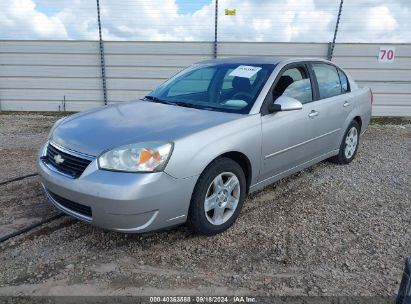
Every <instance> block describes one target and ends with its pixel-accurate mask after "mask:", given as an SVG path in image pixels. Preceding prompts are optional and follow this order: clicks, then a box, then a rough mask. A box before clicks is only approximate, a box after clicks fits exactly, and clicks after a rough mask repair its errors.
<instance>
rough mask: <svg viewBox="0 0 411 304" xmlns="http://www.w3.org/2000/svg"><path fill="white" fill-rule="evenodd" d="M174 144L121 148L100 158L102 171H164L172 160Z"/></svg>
mask: <svg viewBox="0 0 411 304" xmlns="http://www.w3.org/2000/svg"><path fill="white" fill-rule="evenodd" d="M172 149H173V144H172V143H167V142H142V143H137V144H131V145H126V146H121V147H118V148H115V149H113V150H110V151H107V152H105V153H103V154H102V155H100V156H99V158H98V165H99V167H100V169H105V170H113V171H126V172H158V171H162V170H163V169H164V167H165V166H166V164H167V161H168V159H169V158H170V155H171V151H172Z"/></svg>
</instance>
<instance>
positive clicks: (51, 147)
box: [38, 57, 372, 235]
mask: <svg viewBox="0 0 411 304" xmlns="http://www.w3.org/2000/svg"><path fill="white" fill-rule="evenodd" d="M371 103H372V93H371V91H370V90H369V89H368V88H360V87H358V85H357V84H356V83H355V81H354V80H353V79H352V78H351V77H350V76H349V75H348V74H347V73H346V72H344V71H343V69H341V68H339V67H338V66H336V65H335V64H333V63H331V62H329V61H326V60H319V59H295V58H293V59H284V58H269V57H242V58H228V59H218V60H208V61H203V62H200V63H197V64H194V65H192V66H190V67H188V68H187V69H185V70H183V71H182V72H180V73H178V74H177V75H175V76H174V77H172V78H171V79H169V80H168V81H166V82H165V83H164V84H162V85H160V86H159V87H158V88H156V89H155V90H154V91H152V92H151V93H150V94H149V95H147V96H146V97H145V98H143V99H142V100H138V101H133V102H127V103H121V104H116V105H110V106H105V107H101V108H97V109H92V110H90V111H86V112H82V113H78V114H75V115H72V116H69V117H65V118H63V119H61V120H59V121H57V122H56V124H55V125H54V126H53V128H52V130H51V131H50V135H49V138H48V141H47V142H46V143H45V145H44V146H43V147H42V148H41V150H40V152H39V158H38V172H39V174H40V176H41V179H42V183H43V186H44V189H45V192H46V194H47V196H48V198H49V200H50V201H51V203H52V204H54V205H55V206H56V207H57V208H58V209H60V210H62V211H63V212H65V213H67V214H69V215H71V216H73V217H76V218H78V219H80V220H83V221H86V222H88V223H91V224H93V225H96V226H100V227H104V228H107V229H112V230H116V231H121V232H134V233H135V232H146V231H151V230H157V229H162V228H165V227H170V226H174V225H179V224H182V223H186V224H187V225H188V226H189V227H190V228H191V229H192V230H193V231H195V232H197V233H200V234H205V235H213V234H216V233H219V232H222V231H224V230H226V229H227V228H229V227H230V226H231V225H233V223H234V221H235V220H236V219H237V217H238V215H239V213H240V211H241V208H242V206H243V203H244V200H245V198H246V196H247V194H248V193H251V192H254V191H257V190H259V189H262V188H263V187H265V186H267V185H269V184H271V183H273V182H275V181H277V180H279V179H281V178H284V177H286V176H289V175H291V174H293V173H295V172H297V171H300V170H302V169H304V168H307V167H308V166H311V165H313V164H315V163H318V162H320V161H322V160H325V159H331V160H333V161H334V162H336V163H338V164H348V163H350V162H351V161H352V160H353V159H354V157H355V155H356V152H357V149H358V143H359V139H360V134H362V133H363V132H364V131H365V130H366V128H367V126H368V123H369V120H370V116H371Z"/></svg>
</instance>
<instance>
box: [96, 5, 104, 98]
mask: <svg viewBox="0 0 411 304" xmlns="http://www.w3.org/2000/svg"><path fill="white" fill-rule="evenodd" d="M96 1H97V20H98V33H99V37H100V39H99V44H100V64H101V79H102V81H103V95H104V104H105V105H107V86H106V63H105V60H104V45H103V37H102V34H101V20H100V1H99V0H96Z"/></svg>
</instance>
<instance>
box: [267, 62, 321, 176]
mask: <svg viewBox="0 0 411 304" xmlns="http://www.w3.org/2000/svg"><path fill="white" fill-rule="evenodd" d="M269 94H273V99H274V100H275V99H276V98H278V97H279V96H281V95H285V96H289V97H293V98H295V99H297V100H299V101H300V102H301V103H302V104H303V108H302V109H301V110H294V111H280V112H274V113H271V114H266V115H263V116H262V118H261V119H262V121H261V123H262V155H261V156H262V166H261V170H260V177H259V181H263V180H266V179H268V178H270V177H273V176H276V175H278V174H280V173H283V172H286V171H288V170H291V169H293V168H294V167H296V166H298V165H300V164H303V163H305V162H307V161H309V160H311V159H312V158H314V155H315V146H314V143H313V137H314V126H315V119H313V117H312V115H311V114H312V113H311V112H312V104H313V102H312V101H313V84H312V81H311V79H310V74H309V73H308V69H307V66H306V65H305V64H303V63H301V64H293V65H292V66H288V67H286V68H285V69H283V71H282V72H280V74H279V77H278V78H277V80H276V81H275V82H274V87H273V90H272V91H270V93H269ZM274 102H275V101H274Z"/></svg>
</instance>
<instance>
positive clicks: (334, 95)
mask: <svg viewBox="0 0 411 304" xmlns="http://www.w3.org/2000/svg"><path fill="white" fill-rule="evenodd" d="M310 68H311V71H310V72H311V74H312V78H313V80H314V83H315V85H316V95H317V99H318V100H317V101H315V102H313V104H312V106H313V109H312V113H311V119H312V120H313V121H314V122H315V124H314V129H313V132H314V138H315V143H316V144H315V149H316V156H321V155H323V154H326V153H328V152H330V151H332V150H336V149H338V147H339V144H340V143H339V141H340V136H339V134H340V131H341V127H342V126H343V125H344V122H345V120H346V118H347V116H348V115H349V113H350V111H351V110H352V107H353V105H352V104H351V103H350V101H349V95H348V92H349V88H348V80H347V79H346V76H345V74H344V73H343V72H342V71H339V69H338V68H337V67H335V66H334V65H331V64H328V63H325V62H312V63H311V64H310ZM339 72H340V73H339ZM343 76H345V79H344V78H343ZM340 77H341V79H340Z"/></svg>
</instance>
